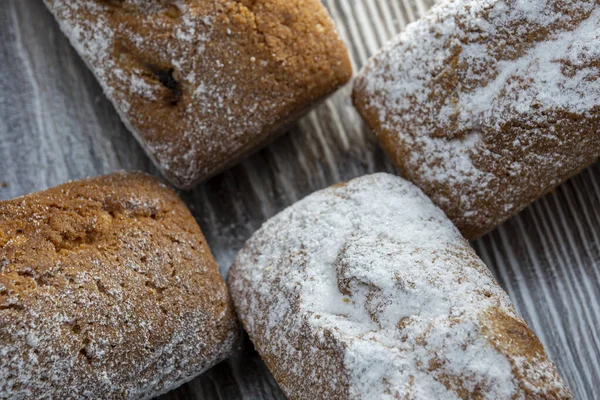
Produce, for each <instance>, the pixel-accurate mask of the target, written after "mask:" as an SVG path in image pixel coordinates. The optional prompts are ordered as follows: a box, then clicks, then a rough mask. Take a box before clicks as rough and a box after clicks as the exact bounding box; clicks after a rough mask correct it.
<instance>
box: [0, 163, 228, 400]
mask: <svg viewBox="0 0 600 400" xmlns="http://www.w3.org/2000/svg"><path fill="white" fill-rule="evenodd" d="M238 335H239V330H238V324H237V322H236V318H235V315H234V312H233V308H232V306H231V302H230V298H229V295H228V293H227V290H226V287H225V283H224V281H223V279H222V278H221V276H220V275H219V272H218V268H217V265H216V263H215V261H214V259H213V256H212V254H211V252H210V250H209V248H208V246H207V244H206V242H205V239H204V237H203V235H202V232H201V231H200V228H199V227H198V225H197V224H196V222H195V220H194V218H193V217H192V215H191V214H190V212H189V210H188V209H187V207H186V206H185V205H184V204H183V202H182V201H181V200H180V199H179V198H178V197H177V195H176V194H175V193H174V192H173V191H172V190H170V189H168V188H167V187H166V186H164V185H163V184H161V183H159V182H158V181H157V180H155V179H154V178H151V177H150V176H147V175H144V174H140V173H118V174H112V175H107V176H103V177H99V178H92V179H88V180H83V181H78V182H72V183H67V184H64V185H61V186H57V187H55V188H52V189H48V190H46V191H43V192H39V193H34V194H30V195H27V196H24V197H20V198H16V199H14V200H9V201H2V202H0V398H2V399H9V398H10V399H33V398H35V399H42V398H65V399H66V398H112V399H138V398H146V397H151V396H153V395H157V394H159V393H161V392H164V391H167V390H170V389H172V388H173V387H175V386H177V385H179V384H180V383H182V382H184V381H186V380H189V379H191V378H193V377H194V376H196V375H198V374H200V373H201V372H203V371H204V370H206V369H208V368H210V367H211V366H212V365H214V364H216V363H217V362H219V361H221V360H222V359H224V358H226V357H227V356H228V355H229V354H230V352H231V351H232V350H233V347H234V345H235V343H236V341H237V340H238Z"/></svg>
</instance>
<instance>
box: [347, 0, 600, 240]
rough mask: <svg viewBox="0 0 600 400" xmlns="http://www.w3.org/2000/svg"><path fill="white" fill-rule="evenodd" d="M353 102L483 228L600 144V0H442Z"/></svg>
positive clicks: (396, 156) (589, 158) (360, 86)
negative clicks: (599, 0)
mask: <svg viewBox="0 0 600 400" xmlns="http://www.w3.org/2000/svg"><path fill="white" fill-rule="evenodd" d="M354 103H355V105H356V107H357V109H358V111H359V112H360V113H361V114H362V116H363V117H364V119H365V120H366V122H367V124H368V125H369V126H370V127H371V128H372V130H373V131H374V133H375V135H376V136H377V138H378V139H379V141H380V143H381V144H382V146H383V148H384V149H385V150H386V152H387V153H388V154H389V156H390V157H391V158H392V160H393V161H394V163H395V164H396V165H397V166H398V167H399V168H400V170H401V171H402V174H403V175H404V176H405V177H406V178H408V179H410V180H411V181H412V182H414V183H415V184H417V186H419V187H420V188H421V189H422V190H423V191H424V192H425V193H426V194H427V195H429V196H430V197H431V198H432V199H433V201H434V202H435V203H436V204H437V205H438V206H439V207H440V208H442V209H443V210H444V211H445V212H446V214H447V215H448V216H449V217H450V219H451V220H452V221H453V222H454V223H455V224H456V225H457V226H458V227H459V228H460V229H461V231H462V233H463V234H464V235H465V236H466V237H468V238H470V239H473V238H475V237H477V236H479V235H482V234H484V233H486V232H487V231H489V230H491V229H492V228H494V227H495V226H497V225H499V224H500V223H502V222H503V221H504V220H506V219H507V218H508V217H510V216H511V215H513V214H515V213H517V212H518V211H520V210H521V209H522V208H523V207H525V206H526V205H527V204H529V203H530V202H531V201H533V200H535V199H536V198H538V197H540V196H541V195H543V194H544V193H546V192H548V191H550V190H551V189H553V188H554V187H556V186H557V185H558V184H560V183H561V182H563V181H565V180H566V179H568V178H569V177H571V176H572V175H574V174H576V173H578V172H579V171H581V170H582V169H583V168H585V167H586V166H588V165H590V164H591V163H593V162H595V161H596V160H597V159H598V157H599V156H600V131H599V126H600V3H599V2H598V1H597V0H576V1H568V2H565V1H546V0H530V1H517V2H514V1H507V0H473V1H471V0H469V1H467V0H454V1H445V2H440V3H439V4H437V5H436V6H434V7H433V8H432V9H431V11H430V12H429V13H428V14H427V15H426V16H425V17H424V18H422V19H421V20H419V21H417V22H415V23H413V24H411V25H409V26H408V27H407V28H406V30H405V32H403V33H401V34H400V35H399V36H397V37H396V38H395V39H393V40H392V42H390V43H389V44H388V45H387V46H385V48H384V49H383V50H382V51H381V52H380V53H379V54H378V55H376V56H375V57H374V58H373V59H372V60H371V61H370V62H369V63H368V65H367V66H366V67H365V69H364V70H363V71H362V72H361V74H360V76H359V77H358V78H357V80H356V84H355V89H354Z"/></svg>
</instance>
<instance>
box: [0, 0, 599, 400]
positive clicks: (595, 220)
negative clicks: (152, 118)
mask: <svg viewBox="0 0 600 400" xmlns="http://www.w3.org/2000/svg"><path fill="white" fill-rule="evenodd" d="M324 2H325V4H326V5H327V7H328V8H329V10H330V12H331V14H332V16H333V18H334V19H335V21H336V23H337V25H338V29H339V31H340V34H341V35H342V37H343V38H344V40H345V41H346V43H347V44H348V48H349V50H350V54H351V59H352V63H353V66H354V68H355V71H356V70H358V69H359V68H360V67H361V66H362V65H363V64H364V63H365V62H366V61H367V59H368V57H369V56H370V55H372V54H373V53H374V52H375V51H377V49H378V48H379V47H381V45H382V44H383V43H384V42H385V41H386V40H387V39H389V38H390V37H391V36H393V35H394V34H395V33H397V32H398V31H400V30H401V29H402V28H403V27H404V26H405V25H406V24H407V23H408V22H409V21H411V20H414V19H415V18H418V17H419V16H420V15H422V14H423V13H424V12H425V11H426V10H427V8H428V7H429V6H430V5H431V3H432V1H421V0H325V1H324ZM349 94H350V87H346V88H344V89H342V90H340V91H339V92H338V93H336V95H334V96H332V97H331V98H330V99H329V100H327V101H326V102H324V103H323V104H321V105H320V106H319V107H318V108H316V109H315V110H314V111H313V112H311V113H310V114H309V115H307V116H306V117H304V118H303V119H302V120H300V121H299V122H298V123H297V124H296V125H295V126H294V127H293V128H292V129H291V130H290V132H289V134H287V135H285V136H284V137H282V138H281V139H279V140H278V141H277V142H275V143H273V144H272V145H271V146H269V147H268V148H266V149H264V150H263V151H261V152H259V153H257V154H255V155H253V156H251V157H249V158H248V159H246V160H245V161H244V162H243V163H242V164H240V165H238V166H237V167H235V168H233V169H231V170H229V171H227V172H226V173H224V174H222V175H220V176H218V177H216V178H214V179H212V180H210V181H209V182H207V183H206V184H203V185H201V186H199V187H197V188H196V189H195V190H193V191H189V192H182V193H181V195H182V197H183V198H184V200H185V201H186V202H187V204H188V205H189V206H190V208H191V209H192V211H193V213H194V215H195V216H196V218H197V220H198V222H199V224H200V226H201V227H202V229H203V231H204V233H205V234H206V237H207V240H208V242H209V244H210V245H211V248H212V249H213V252H214V253H215V256H216V258H217V261H218V262H219V265H220V268H221V272H222V273H223V274H225V273H226V271H227V269H228V267H229V265H230V263H231V260H232V259H233V257H234V256H235V253H236V252H237V250H238V249H239V248H241V246H242V245H243V243H244V241H245V240H246V239H247V238H248V237H249V236H250V235H251V234H252V232H254V231H255V230H256V229H257V228H258V227H259V226H260V225H261V223H262V222H264V221H265V220H266V219H267V218H269V217H271V216H272V215H274V214H275V213H277V212H278V211H280V210H281V209H283V208H284V207H286V206H288V205H290V204H291V203H293V202H295V201H297V200H299V199H301V198H302V197H304V196H306V195H307V194H309V193H311V192H313V191H315V190H317V189H321V188H324V187H326V186H329V185H330V184H333V183H336V182H339V181H342V180H348V179H351V178H353V177H356V176H360V175H363V174H366V173H372V172H376V171H388V172H393V169H392V167H391V165H390V164H389V162H388V161H387V160H386V158H385V157H384V155H383V153H382V151H381V150H380V149H379V148H378V146H377V144H376V143H375V141H374V139H373V138H372V136H371V135H370V134H369V133H368V132H367V131H366V129H365V128H364V124H363V123H362V121H361V119H360V117H359V116H358V114H357V113H356V112H355V111H354V109H353V108H352V105H351V103H350V96H349ZM121 169H126V170H134V169H137V170H143V171H149V172H151V173H154V174H156V169H155V168H154V167H153V166H152V164H151V162H150V161H149V160H148V158H147V157H146V156H145V155H144V153H143V151H142V150H141V148H140V147H139V145H138V144H137V143H136V142H135V140H134V139H133V137H132V135H131V134H130V133H129V132H127V130H126V129H125V128H124V127H123V125H122V124H121V122H120V121H119V118H118V116H117V115H116V113H115V111H114V109H113V108H112V106H111V105H110V103H108V101H107V100H106V99H105V98H104V96H103V95H102V92H101V89H100V88H99V86H98V84H97V83H96V81H95V80H94V78H93V76H92V74H91V73H90V72H89V71H88V70H87V69H86V67H85V65H84V64H83V62H82V61H81V60H80V59H79V57H78V56H77V55H76V53H75V52H74V50H73V49H72V48H71V47H70V46H69V44H68V41H67V40H66V38H65V37H64V36H63V35H62V34H61V33H60V32H59V30H58V27H57V25H56V23H55V22H54V21H53V19H52V17H51V16H50V14H49V13H48V12H47V11H46V9H45V8H44V6H43V4H42V2H41V0H2V1H0V183H2V182H4V183H6V186H5V187H4V185H1V184H0V199H8V198H12V197H16V196H20V195H23V194H26V193H30V192H33V191H37V190H42V189H46V188H48V187H51V186H55V185H58V184H60V183H63V182H65V181H67V180H72V179H80V178H84V177H87V176H93V175H99V174H104V173H109V172H112V171H116V170H121ZM599 174H600V164H596V165H594V166H592V167H591V168H589V169H588V170H586V171H585V172H584V173H582V174H581V175H579V176H577V177H575V178H574V179H572V180H571V181H569V182H568V183H566V184H565V185H563V186H561V187H560V188H559V189H558V190H557V191H556V192H555V193H554V194H551V195H548V196H546V197H544V198H543V199H541V200H539V201H537V202H536V203H535V204H533V205H532V206H530V207H528V208H527V209H526V210H525V211H523V212H522V213H521V214H519V215H518V216H517V217H515V218H513V219H511V220H510V221H508V222H507V223H506V224H505V225H504V226H502V227H500V228H499V229H497V230H496V231H494V232H493V233H491V234H489V235H487V236H485V237H483V238H482V239H480V240H478V241H477V242H476V243H474V245H475V247H476V249H477V251H478V252H479V254H480V255H481V257H482V258H483V260H484V261H485V262H486V264H487V265H488V266H489V267H490V268H491V269H492V271H493V272H494V274H495V276H496V277H497V278H498V280H499V282H500V284H501V285H502V286H503V287H504V288H505V289H507V291H508V292H509V294H510V296H511V298H512V299H513V301H514V302H515V304H516V306H517V308H518V309H519V310H520V311H521V313H523V316H524V317H525V319H526V320H527V321H528V322H529V324H530V326H531V328H532V329H533V330H534V331H535V332H536V333H537V334H538V335H539V337H540V339H541V340H542V342H543V343H544V344H545V345H546V348H547V350H548V352H549V354H550V355H551V357H552V358H553V359H554V360H555V361H556V363H557V365H558V368H559V369H560V371H561V372H562V374H563V376H564V377H565V379H566V380H567V382H568V383H569V385H570V387H571V388H572V390H573V392H574V393H575V396H576V398H577V399H596V398H598V397H599V396H600V389H598V388H600V284H599V282H600V183H599V182H597V179H596V177H598V176H599ZM162 398H163V399H283V398H284V396H283V395H282V393H281V392H280V390H279V389H278V387H277V385H276V383H275V382H274V381H273V379H272V377H271V376H270V375H269V373H268V371H267V370H266V368H265V366H264V364H263V363H262V361H260V358H259V357H258V356H257V355H256V353H255V352H254V350H253V349H252V345H251V344H250V343H249V342H248V341H247V342H246V344H245V348H244V349H242V350H241V351H240V352H239V354H237V355H236V356H235V357H234V358H232V359H231V360H229V361H227V362H224V363H221V364H220V365H218V366H216V367H215V368H213V369H212V370H210V371H209V372H207V373H206V374H204V375H202V376H201V377H199V378H197V379H195V380H194V381H192V382H190V383H188V384H186V385H184V386H183V387H182V388H180V389H178V390H175V391H173V392H171V393H169V394H167V395H165V396H163V397H162Z"/></svg>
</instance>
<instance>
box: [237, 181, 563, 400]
mask: <svg viewBox="0 0 600 400" xmlns="http://www.w3.org/2000/svg"><path fill="white" fill-rule="evenodd" d="M228 279H229V280H228V285H229V288H230V292H231V294H232V297H233V301H234V304H235V306H236V310H237V312H238V315H239V316H240V319H241V320H242V323H243V325H244V327H245V329H246V330H247V331H248V333H249V335H250V338H251V339H252V341H253V342H254V344H255V346H256V348H257V350H258V351H259V353H260V354H261V356H262V357H263V358H264V359H265V361H266V363H267V365H268V367H269V368H270V370H271V371H272V372H273V374H274V376H275V378H276V380H277V382H278V383H279V384H280V386H281V387H282V388H283V390H284V391H285V392H286V394H287V395H288V396H289V397H290V398H292V399H315V398H327V399H414V400H416V399H422V400H430V399H495V400H498V399H513V400H514V399H525V398H527V399H569V398H571V394H570V392H569V390H568V389H567V388H566V387H565V385H564V383H563V381H562V379H561V378H560V376H559V375H558V373H557V370H556V367H555V366H554V364H553V363H552V362H551V361H550V360H549V358H548V356H547V355H546V353H545V351H544V349H543V347H542V345H541V343H540V341H539V339H538V338H537V337H536V336H535V335H534V334H533V333H532V332H531V330H530V329H529V328H528V327H527V326H526V324H525V322H524V321H523V319H522V317H521V316H520V315H519V314H518V313H517V312H516V311H515V309H514V308H513V306H512V305H511V303H510V300H509V298H508V296H507V295H506V293H505V292H504V291H503V290H502V289H501V288H500V287H499V286H498V285H497V283H496V282H495V281H494V279H493V277H492V276H491V274H490V272H489V270H488V269H487V268H486V267H485V265H484V264H483V263H482V261H481V260H480V259H479V258H478V257H477V255H476V254H475V252H474V251H473V249H472V248H471V247H470V246H469V244H468V242H467V241H466V240H465V239H464V238H463V237H462V236H461V235H460V233H459V231H458V230H457V229H456V228H455V227H454V226H453V225H452V223H451V222H450V221H449V220H448V219H447V217H446V216H445V215H444V213H443V212H442V211H441V210H440V209H438V208H437V207H435V206H434V205H433V203H432V202H431V201H430V200H429V199H428V198H427V197H426V196H425V195H424V194H423V193H422V192H421V191H420V190H419V189H418V188H417V187H415V186H414V185H412V184H411V183H409V182H407V181H405V180H403V179H401V178H398V177H395V176H392V175H388V174H376V175H370V176H365V177H362V178H358V179H355V180H353V181H350V182H349V183H347V184H343V185H337V186H334V187H331V188H329V189H326V190H323V191H320V192H317V193H315V194H312V195H310V196H308V197H307V198H305V199H304V200H302V201H300V202H298V203H296V204H295V205H293V206H292V207H290V208H288V209H286V210H284V211H283V212H281V213H280V214H278V215H277V216H275V217H274V218H272V219H271V220H269V221H268V222H267V223H265V224H264V226H263V227H262V228H261V229H260V230H259V231H258V232H257V233H256V234H255V235H254V236H253V237H252V238H251V239H250V240H249V241H248V243H247V244H246V246H245V247H244V248H243V249H242V251H241V252H240V253H239V255H238V256H237V258H236V260H235V262H234V264H233V266H232V268H231V270H230V272H229V278H228Z"/></svg>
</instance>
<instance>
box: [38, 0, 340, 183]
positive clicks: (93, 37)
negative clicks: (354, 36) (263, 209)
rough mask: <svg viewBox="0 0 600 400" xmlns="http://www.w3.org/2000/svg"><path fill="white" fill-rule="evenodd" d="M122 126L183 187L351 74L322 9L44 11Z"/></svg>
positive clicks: (108, 0) (242, 6) (315, 2)
mask: <svg viewBox="0 0 600 400" xmlns="http://www.w3.org/2000/svg"><path fill="white" fill-rule="evenodd" d="M45 2H46V4H47V5H48V7H49V8H50V10H51V11H52V12H53V13H54V15H55V16H56V17H57V20H58V22H59V24H60V27H61V29H62V30H63V31H64V32H65V34H66V35H67V36H68V37H69V39H70V41H71V43H72V44H73V46H74V47H75V48H76V50H77V51H78V53H79V54H80V55H81V56H82V57H83V59H84V60H85V61H86V62H87V64H88V65H89V67H90V68H91V69H92V71H93V72H94V73H95V75H96V76H97V78H98V80H99V81H100V84H101V86H102V88H103V89H104V91H105V93H106V95H107V96H108V98H109V99H110V100H111V101H113V103H114V104H115V106H116V109H117V111H118V112H119V113H120V114H121V117H122V119H123V121H124V122H125V124H126V125H128V127H129V128H130V130H132V132H133V133H134V134H135V135H136V136H137V138H138V140H139V141H140V143H141V144H142V146H143V147H145V149H146V151H147V152H148V154H149V155H150V157H152V158H153V159H154V160H155V161H156V162H157V164H158V166H159V168H161V169H162V170H163V172H164V173H165V174H166V176H167V177H168V178H169V179H171V180H172V181H173V183H174V184H176V185H177V186H180V187H185V188H187V187H190V186H192V185H193V184H194V183H195V182H197V181H198V180H200V179H204V178H206V177H208V176H209V175H211V174H214V173H216V172H217V171H218V170H220V169H222V168H224V167H225V166H226V164H227V163H230V162H232V161H233V159H234V158H236V157H237V156H240V155H241V154H243V153H245V152H247V151H248V150H250V149H251V148H253V147H256V146H258V145H260V144H262V143H263V142H264V141H265V140H267V136H268V135H269V134H271V133H273V131H274V130H276V129H277V128H279V127H280V126H282V125H284V124H286V123H288V122H290V121H291V120H292V119H294V117H296V116H297V114H298V113H301V112H302V111H303V110H304V109H305V108H306V107H308V106H309V105H311V104H312V103H313V102H314V101H315V100H317V99H319V98H321V97H322V96H325V95H326V94H328V93H330V92H331V91H333V90H334V89H336V88H337V87H339V86H340V85H341V84H343V83H345V82H346V81H347V80H348V79H349V78H350V75H351V67H350V63H349V60H348V56H347V54H346V50H345V47H344V45H343V44H342V42H341V41H340V39H339V38H338V36H337V33H336V31H335V27H334V25H333V22H332V21H331V19H330V18H329V16H328V14H327V11H326V10H325V8H324V7H323V6H322V5H321V3H320V1H319V0H301V1H297V2H293V3H292V2H289V1H285V0H242V1H231V0H153V1H147V0H45Z"/></svg>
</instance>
